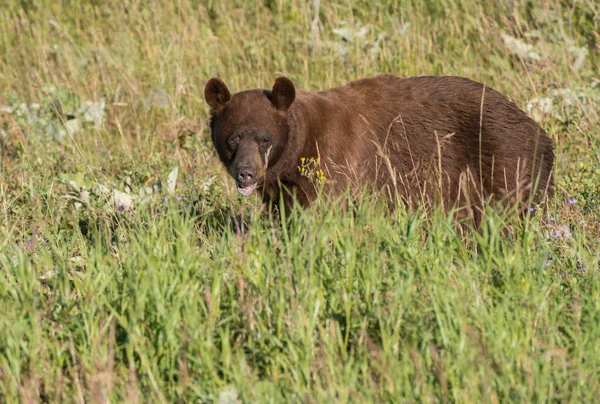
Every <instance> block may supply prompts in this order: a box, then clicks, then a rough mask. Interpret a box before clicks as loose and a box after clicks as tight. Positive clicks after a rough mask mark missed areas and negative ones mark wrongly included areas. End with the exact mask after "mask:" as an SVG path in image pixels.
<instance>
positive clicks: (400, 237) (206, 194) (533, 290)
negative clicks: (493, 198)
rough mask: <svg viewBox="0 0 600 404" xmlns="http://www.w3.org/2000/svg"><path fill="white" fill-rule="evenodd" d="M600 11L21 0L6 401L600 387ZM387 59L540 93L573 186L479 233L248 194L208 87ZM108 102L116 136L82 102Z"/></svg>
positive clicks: (6, 27)
mask: <svg viewBox="0 0 600 404" xmlns="http://www.w3.org/2000/svg"><path fill="white" fill-rule="evenodd" d="M317 5H318V9H316V8H315V7H316V6H317ZM599 15H600V8H599V7H598V5H596V4H595V3H594V2H589V1H581V2H561V1H540V2H524V1H523V2H521V1H516V2H512V3H506V4H504V3H502V2H495V1H484V2H476V1H472V0H462V1H461V0H446V1H442V2H437V1H435V2H434V1H413V2H410V1H392V0H388V1H376V2H366V1H336V2H325V1H321V2H318V1H312V0H311V1H296V0H290V1H281V0H270V1H263V2H250V1H245V0H237V1H204V2H195V1H188V0H178V1H173V2H166V1H164V2H163V1H149V2H137V1H132V0H127V1H91V2H78V1H74V0H72V1H63V2H51V1H46V0H40V1H30V2H22V1H16V0H7V1H5V2H4V3H3V4H2V5H1V6H0V27H2V29H0V108H2V109H0V154H1V161H0V299H1V300H0V303H1V304H0V397H1V398H2V399H1V401H3V402H4V401H5V402H16V401H25V402H34V401H52V402H56V401H78V402H82V401H93V402H94V401H97V402H104V401H129V402H137V401H163V402H165V401H167V402H170V401H192V400H193V401H201V402H212V401H219V402H221V403H227V402H236V400H241V401H244V402H246V401H249V402H254V401H258V402H263V401H267V402H290V401H300V402H305V401H318V402H330V401H332V402H348V401H353V402H371V401H378V402H379V401H396V402H402V401H458V402H481V401H484V402H498V401H551V400H553V401H573V402H590V401H596V400H598V398H599V397H600V352H599V346H600V345H598V341H600V314H599V313H600V303H599V302H600V273H599V264H598V260H599V258H600V257H599V255H598V252H599V250H600V246H599V244H598V243H599V241H600V231H599V230H600V226H599V225H598V223H599V221H598V219H599V213H600V211H599V207H598V203H599V202H600V185H599V184H600V179H599V178H600V177H599V176H600V140H599V139H600V131H599V129H598V128H599V127H600V126H599V123H600V119H599V116H598V110H599V108H598V107H599V104H600V102H599V101H600V81H599V79H598V77H600V75H599V70H598V52H599V50H600V34H599V29H598V24H599V20H598V16H599ZM514 40H520V41H522V42H521V44H525V45H527V44H529V45H531V48H529V49H527V48H526V47H525V48H522V49H521V50H518V49H517V48H515V45H514V43H515V42H514ZM511 41H512V42H511ZM521 46H522V45H521ZM523 49H525V50H523ZM581 55H583V56H581ZM379 72H391V73H394V74H398V75H411V76H412V75H423V74H436V75H441V74H444V75H461V76H467V77H471V78H473V79H476V80H479V81H482V82H485V83H486V84H487V85H489V86H491V87H494V88H496V89H498V90H499V91H501V92H503V93H504V94H506V95H507V96H508V97H509V98H511V99H512V100H514V101H515V102H516V103H517V104H518V105H519V106H521V107H523V108H527V106H528V104H531V113H532V114H533V115H534V116H535V117H536V119H537V120H538V121H539V122H540V123H541V124H542V125H543V126H544V127H545V128H546V129H547V131H548V132H549V133H550V135H551V136H552V137H553V139H554V142H555V146H556V154H557V163H556V179H557V192H556V195H555V197H554V199H553V200H552V201H550V204H549V205H548V206H547V207H534V208H535V209H536V210H535V211H534V212H533V213H535V214H534V215H532V217H530V218H526V219H525V220H524V221H519V220H518V219H516V218H514V217H512V216H508V217H506V216H505V215H503V214H502V212H497V211H492V210H490V211H489V212H488V214H487V215H486V220H485V222H484V223H483V225H482V229H481V231H479V232H467V233H466V234H461V233H460V232H458V231H457V228H456V226H455V224H454V223H453V221H452V217H451V215H448V214H445V213H443V212H441V211H440V210H434V211H425V210H420V209H417V210H416V211H412V212H407V211H405V210H404V209H402V208H399V209H396V210H393V211H390V210H389V209H388V207H387V206H386V205H385V204H384V203H383V202H382V201H380V200H378V199H377V196H376V195H370V194H365V195H363V196H361V197H360V198H358V199H357V200H350V203H349V205H350V206H348V207H346V208H339V207H338V206H339V204H333V205H331V204H326V203H325V201H321V202H320V203H319V204H317V206H315V207H314V208H312V209H310V210H307V211H303V210H301V209H297V208H296V209H293V210H292V211H291V212H286V215H283V216H273V215H270V214H269V213H268V212H265V211H263V210H262V209H261V207H260V203H259V201H258V200H257V199H254V198H249V199H241V198H240V197H238V196H237V195H236V191H235V189H234V188H233V187H232V184H231V180H230V179H229V178H228V176H227V174H226V173H225V170H223V169H222V168H221V166H220V163H219V161H218V159H217V157H216V154H215V152H214V151H213V149H212V145H211V143H210V139H209V136H208V128H207V113H208V108H207V106H206V105H205V103H204V100H203V97H202V94H203V87H204V84H205V82H206V80H207V79H208V78H209V77H212V76H215V75H218V76H220V77H221V78H223V79H224V80H225V81H226V82H227V84H228V85H229V86H230V88H231V89H232V90H234V91H238V90H242V89H247V88H253V87H263V88H268V87H270V86H271V85H272V83H273V81H274V79H275V78H276V77H277V76H278V75H280V74H285V75H287V76H289V77H291V78H292V79H293V80H294V81H295V83H296V85H297V86H298V87H299V88H303V89H323V88H326V87H329V86H334V85H338V84H342V83H344V82H346V81H348V80H351V79H354V78H359V77H364V76H368V75H372V74H376V73H379ZM102 99H104V101H105V105H106V106H105V108H104V110H103V111H104V114H103V115H101V116H100V121H99V124H98V125H96V124H94V123H93V122H91V121H89V122H88V121H86V120H85V119H84V118H83V116H84V113H83V112H81V111H79V112H73V111H76V110H78V108H79V109H80V108H81V106H82V105H100V104H99V103H100V100H102ZM86 102H87V103H88V104H86ZM22 104H23V105H22ZM34 104H39V108H38V107H33V105H34ZM36 108H38V109H36ZM69 111H70V112H69ZM71 115H76V116H77V119H80V121H78V122H82V123H81V125H82V126H81V127H79V128H77V130H75V129H73V127H72V126H69V125H71V123H72V122H73V121H76V120H77V119H73V116H71ZM66 128H69V130H65V131H64V132H60V129H66ZM59 132H60V133H63V135H64V136H58V135H57V133H59ZM174 167H178V169H179V171H178V176H177V182H176V184H171V185H172V188H170V186H171V185H169V180H168V177H169V173H172V172H173V171H172V169H173V168H174ZM114 190H117V191H121V192H123V193H124V194H126V195H129V196H131V198H133V199H132V200H133V202H132V203H133V208H130V207H129V205H127V198H126V197H125V198H126V199H122V198H123V197H120V198H121V199H119V200H118V201H116V200H115V194H114V193H113V192H114ZM125 205H127V206H125ZM506 229H508V231H505V230H506Z"/></svg>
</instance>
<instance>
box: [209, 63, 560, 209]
mask: <svg viewBox="0 0 600 404" xmlns="http://www.w3.org/2000/svg"><path fill="white" fill-rule="evenodd" d="M204 96H205V100H206V102H207V103H208V105H209V107H210V110H211V112H210V131H211V136H212V141H213V144H214V147H215V149H216V151H217V154H218V156H219V158H220V160H221V162H222V163H223V164H224V165H225V167H226V168H227V169H228V171H229V174H230V175H231V176H232V177H233V178H234V180H235V182H236V185H237V190H238V191H239V192H240V193H241V194H242V195H244V196H248V195H250V194H252V193H253V192H254V191H258V192H260V193H261V194H262V196H263V199H264V201H265V202H269V203H279V202H281V200H280V198H284V200H283V202H284V206H289V205H290V204H291V203H293V201H297V202H298V203H300V204H301V205H302V206H309V205H310V204H311V203H312V202H313V201H314V200H315V198H316V197H317V195H318V194H319V188H318V187H317V186H316V184H315V181H314V178H311V176H308V175H306V173H305V172H303V170H302V167H301V166H302V162H304V161H305V160H304V159H309V160H310V159H312V160H310V161H312V162H313V163H316V162H318V166H317V168H318V169H319V172H320V173H321V178H322V179H326V180H325V183H324V184H323V186H322V189H324V190H325V191H326V193H333V194H334V195H340V193H342V192H343V191H344V190H345V189H346V188H347V187H350V188H351V190H359V189H360V188H361V187H362V186H365V185H366V186H368V187H371V188H373V189H375V190H377V191H379V192H383V193H384V194H385V195H386V198H387V199H389V200H390V201H391V202H392V203H396V202H397V201H398V200H402V202H403V203H405V204H406V205H409V206H412V205H414V204H417V203H425V204H431V203H434V202H435V201H439V202H441V203H442V204H443V205H444V206H446V207H455V208H458V209H457V211H459V212H463V216H464V215H468V216H470V217H473V218H475V220H477V218H478V217H480V216H481V211H482V209H483V208H484V206H485V203H486V202H492V201H496V202H497V201H502V202H503V203H518V204H519V205H520V207H521V208H524V209H526V208H527V206H529V204H531V203H532V202H540V201H541V200H542V197H544V196H548V195H550V194H551V193H552V191H553V184H554V182H553V176H552V172H553V165H554V151H553V144H552V141H551V139H550V137H549V136H548V135H547V133H546V132H545V131H544V130H543V129H542V128H541V127H540V126H539V125H538V124H537V123H536V122H534V121H533V120H532V119H531V118H530V117H529V116H527V114H526V113H525V112H524V111H522V110H521V109H519V108H518V107H517V106H516V105H515V104H514V103H513V102H511V101H510V100H508V99H507V98H506V97H505V96H504V95H502V94H501V93H499V92H498V91H496V90H494V89H492V88H490V87H487V86H485V85H484V84H481V83H478V82H476V81H473V80H470V79H468V78H463V77H455V76H422V77H409V78H401V77H398V76H395V75H391V74H380V75H377V76H374V77H369V78H364V79H359V80H355V81H351V82H349V83H347V84H346V85H343V86H339V87H334V88H331V89H328V90H324V91H299V90H296V88H295V86H294V83H293V82H292V81H291V80H290V79H289V78H287V77H279V78H277V79H276V80H275V83H274V85H273V88H272V89H271V90H266V89H253V90H246V91H241V92H238V93H236V94H233V95H231V93H230V91H229V89H228V88H227V86H226V85H225V83H224V82H223V81H222V80H221V79H219V78H216V77H214V78H211V79H210V80H209V81H208V82H207V83H206V86H205V92H204ZM313 177H314V176H313ZM398 196H399V198H398ZM465 212H466V213H465Z"/></svg>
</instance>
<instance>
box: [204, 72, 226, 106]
mask: <svg viewBox="0 0 600 404" xmlns="http://www.w3.org/2000/svg"><path fill="white" fill-rule="evenodd" d="M204 99H205V100H206V102H207V103H208V105H210V108H211V109H212V110H213V111H215V112H219V111H220V110H221V109H223V105H225V104H226V103H227V102H228V101H229V100H230V99H231V93H230V92H229V89H228V88H227V86H226V85H225V83H223V81H222V80H221V79H218V78H216V77H213V78H212V79H210V80H208V82H207V83H206V86H205V87H204Z"/></svg>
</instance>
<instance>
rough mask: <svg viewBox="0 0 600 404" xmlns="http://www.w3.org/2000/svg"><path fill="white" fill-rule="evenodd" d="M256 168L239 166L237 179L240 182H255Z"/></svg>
mask: <svg viewBox="0 0 600 404" xmlns="http://www.w3.org/2000/svg"><path fill="white" fill-rule="evenodd" d="M255 177H256V169H255V168H253V167H248V166H246V167H240V168H238V173H237V180H238V182H239V183H240V184H243V185H247V184H252V183H254V182H255Z"/></svg>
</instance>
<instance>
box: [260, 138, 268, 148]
mask: <svg viewBox="0 0 600 404" xmlns="http://www.w3.org/2000/svg"><path fill="white" fill-rule="evenodd" d="M258 143H259V144H260V145H261V146H262V147H267V146H268V145H269V144H270V143H271V142H270V141H269V139H267V138H265V137H264V138H262V139H260V140H259V141H258Z"/></svg>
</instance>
